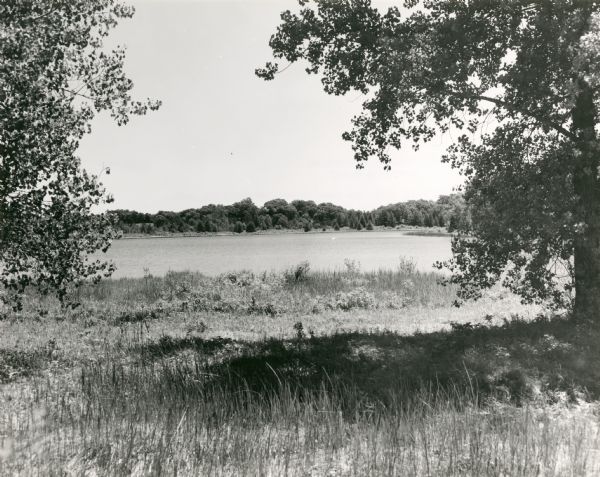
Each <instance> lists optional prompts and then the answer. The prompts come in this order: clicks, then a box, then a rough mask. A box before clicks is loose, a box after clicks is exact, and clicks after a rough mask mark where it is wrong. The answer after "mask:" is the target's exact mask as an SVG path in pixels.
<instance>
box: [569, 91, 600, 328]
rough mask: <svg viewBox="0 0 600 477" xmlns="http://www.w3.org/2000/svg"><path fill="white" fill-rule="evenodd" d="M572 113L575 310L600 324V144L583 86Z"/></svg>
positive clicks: (588, 94)
mask: <svg viewBox="0 0 600 477" xmlns="http://www.w3.org/2000/svg"><path fill="white" fill-rule="evenodd" d="M581 86H582V89H581V92H580V93H579V95H578V97H577V102H576V106H575V108H574V110H573V130H574V133H575V134H576V135H577V146H576V147H577V149H578V153H579V155H578V157H577V158H576V164H575V170H574V186H575V194H576V195H577V199H578V208H577V209H578V210H577V214H576V215H577V218H578V221H580V222H581V230H578V231H577V235H576V239H575V307H574V314H575V318H576V319H578V320H592V321H594V322H596V323H600V177H599V176H600V169H599V166H600V160H599V159H600V144H599V142H598V138H597V137H596V133H595V129H594V125H595V123H596V119H597V113H596V110H595V107H594V103H593V96H592V92H591V90H590V89H589V88H588V87H587V85H586V84H585V83H584V82H581Z"/></svg>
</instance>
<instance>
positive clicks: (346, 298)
mask: <svg viewBox="0 0 600 477" xmlns="http://www.w3.org/2000/svg"><path fill="white" fill-rule="evenodd" d="M325 307H326V308H329V309H338V310H343V311H350V310H352V309H353V308H363V309H370V308H375V307H376V303H375V296H374V295H373V294H372V293H370V292H368V291H367V290H366V289H365V288H363V287H358V288H355V289H354V290H352V291H349V292H339V293H337V294H336V295H335V298H334V299H333V300H330V301H326V303H325Z"/></svg>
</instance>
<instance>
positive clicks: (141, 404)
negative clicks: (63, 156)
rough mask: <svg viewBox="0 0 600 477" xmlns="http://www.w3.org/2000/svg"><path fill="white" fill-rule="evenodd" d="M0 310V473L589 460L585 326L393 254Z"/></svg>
mask: <svg viewBox="0 0 600 477" xmlns="http://www.w3.org/2000/svg"><path fill="white" fill-rule="evenodd" d="M78 298H79V301H80V303H81V305H80V306H79V307H77V308H76V309H74V310H70V311H64V310H62V309H60V307H58V306H57V304H56V303H53V302H52V301H51V300H47V299H43V298H41V297H35V296H31V297H29V299H28V301H27V307H26V310H25V311H24V312H23V313H22V314H21V315H19V316H14V315H13V316H9V317H7V318H6V319H5V320H4V321H2V322H0V333H1V336H2V337H3V340H2V343H1V345H0V381H1V382H2V383H3V384H2V385H1V386H2V387H1V390H0V409H1V411H0V474H2V475H4V474H8V475H10V474H14V473H17V474H18V473H21V474H23V475H30V474H42V475H53V474H56V475H58V474H60V475H64V474H65V473H66V474H67V475H69V474H70V475H81V474H85V473H86V472H87V473H88V474H89V475H91V474H94V473H95V474H97V475H129V474H133V475H173V474H175V473H177V474H180V475H597V473H598V472H600V467H599V454H598V453H599V452H600V441H599V437H600V436H599V434H598V422H599V420H598V412H597V411H598V410H597V405H596V400H597V399H598V397H599V395H600V379H599V378H600V374H599V373H600V371H598V367H597V363H598V362H599V360H600V350H599V349H598V346H597V343H598V340H599V338H600V331H598V330H596V329H594V328H591V327H589V326H586V325H579V326H577V327H576V326H574V325H573V324H572V323H570V322H568V321H566V320H565V319H564V318H561V317H553V318H552V317H548V316H544V315H541V314H540V310H538V309H536V308H534V307H524V306H522V305H520V304H519V303H518V301H517V300H515V298H514V297H512V296H509V295H506V294H503V293H499V292H496V291H495V292H493V293H491V294H489V295H488V296H487V297H486V298H485V299H484V300H483V301H482V302H478V303H475V304H470V305H468V306H466V307H465V308H461V309H456V308H453V307H451V303H452V301H453V298H454V290H453V289H452V288H447V287H441V286H440V285H438V283H437V277H436V276H435V275H433V274H424V273H419V272H417V271H416V270H415V269H414V267H412V266H411V264H410V263H404V264H403V265H402V266H401V267H399V269H398V270H396V271H394V272H385V273H384V272H381V273H368V274H365V273H362V272H360V270H359V269H358V267H357V264H355V263H353V262H351V261H348V262H347V265H346V270H345V271H344V272H336V273H333V272H331V273H325V272H319V273H317V272H312V271H311V270H310V269H309V268H307V267H306V266H305V265H304V264H300V265H299V266H298V267H294V268H293V269H291V270H288V271H287V272H286V273H282V274H275V275H274V274H262V275H254V274H251V273H247V272H240V273H231V274H225V275H223V276H220V277H216V278H207V277H203V276H201V275H198V274H191V273H178V274H169V275H168V276H166V277H163V278H158V277H151V276H148V277H146V278H143V279H137V280H128V279H122V280H113V281H107V282H105V283H103V284H101V285H100V286H98V287H93V288H92V287H90V288H86V289H83V290H81V291H80V293H79V296H78Z"/></svg>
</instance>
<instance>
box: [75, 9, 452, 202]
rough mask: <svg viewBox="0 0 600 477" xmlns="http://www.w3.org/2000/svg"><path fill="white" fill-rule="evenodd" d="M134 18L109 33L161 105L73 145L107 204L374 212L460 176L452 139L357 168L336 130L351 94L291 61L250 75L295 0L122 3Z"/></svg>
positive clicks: (346, 123) (147, 93) (341, 127)
mask: <svg viewBox="0 0 600 477" xmlns="http://www.w3.org/2000/svg"><path fill="white" fill-rule="evenodd" d="M132 3H133V4H134V5H135V7H136V15H135V16H134V17H133V19H131V20H128V21H125V22H123V23H122V24H121V25H120V26H119V27H118V28H117V29H116V30H114V32H113V35H112V40H111V41H115V42H116V43H119V44H123V45H126V46H127V52H128V55H127V62H126V64H127V72H128V74H129V75H130V77H131V78H132V79H133V81H134V82H135V86H136V87H135V93H136V96H138V97H139V98H146V97H152V98H156V99H161V100H162V101H163V106H162V108H161V109H160V110H159V111H157V112H154V113H149V114H148V115H147V116H145V117H141V118H139V117H137V118H133V119H132V121H130V123H129V124H128V125H127V126H124V127H117V126H116V125H114V124H113V123H112V122H111V120H110V118H109V117H108V116H107V115H106V116H100V117H98V118H97V119H96V120H95V122H94V124H93V131H92V134H91V135H90V136H87V137H86V138H85V139H84V141H83V142H82V144H81V148H80V155H81V158H82V161H83V164H84V166H85V167H86V168H87V169H88V170H89V171H90V172H92V173H97V172H99V171H101V170H102V169H103V168H104V167H106V166H108V167H110V168H111V175H110V176H105V177H104V176H103V182H104V184H105V185H106V186H107V188H108V190H109V191H110V192H111V193H112V194H113V195H114V197H115V203H114V204H112V205H111V208H126V209H135V210H139V211H145V212H156V211H158V210H183V209H187V208H193V207H201V206H202V205H206V204H209V203H222V204H230V203H233V202H235V201H238V200H241V199H243V198H246V197H251V198H252V200H253V201H254V202H255V203H256V204H257V205H262V204H263V203H264V202H265V201H267V200H270V199H274V198H284V199H287V200H293V199H305V200H314V201H315V202H317V203H318V202H333V203H335V204H338V205H342V206H344V207H347V208H355V209H373V208H376V207H378V206H380V205H385V204H389V203H393V202H399V201H404V200H410V199H421V198H423V199H436V198H437V197H438V196H439V195H440V194H448V193H451V192H452V190H453V188H454V187H455V186H457V185H458V184H460V183H461V179H460V176H458V174H457V173H456V172H455V171H453V170H451V169H450V166H448V165H447V164H442V163H441V162H440V156H441V155H442V154H443V152H444V150H445V148H446V147H447V146H448V145H449V144H450V142H451V139H452V138H451V137H444V138H442V137H440V138H436V139H435V140H434V141H433V142H432V143H431V144H429V145H426V146H424V147H422V148H421V150H420V151H419V152H417V153H415V152H413V151H412V149H411V148H410V147H407V148H406V149H403V150H402V151H400V152H398V153H396V154H394V155H393V157H394V160H393V162H392V170H391V171H389V172H386V171H384V170H383V167H382V165H381V164H380V163H379V162H377V161H376V160H372V161H370V162H369V163H368V164H367V166H366V168H365V169H364V170H356V169H355V162H354V160H353V158H352V150H351V147H350V144H349V143H347V142H346V141H343V140H342V139H341V134H342V132H343V131H345V130H349V129H350V128H351V124H350V119H351V118H352V116H353V115H354V114H355V113H357V112H358V111H359V110H360V106H361V101H362V97H361V95H359V94H358V93H350V94H349V95H347V96H346V97H332V96H328V95H327V94H325V93H324V92H323V90H322V88H321V84H320V81H319V79H318V77H316V76H314V75H313V76H308V75H307V74H306V73H305V72H304V67H303V65H301V64H299V63H297V64H294V65H292V66H291V67H290V68H288V69H287V70H286V71H285V72H283V73H282V74H280V75H278V76H277V77H276V79H275V80H274V81H271V82H265V81H263V80H261V79H259V78H257V77H256V76H255V75H254V70H255V68H257V67H262V66H263V65H264V63H265V62H266V61H268V60H270V59H271V58H272V57H271V52H270V49H269V47H268V40H269V37H270V36H271V34H272V33H273V32H274V31H275V28H276V26H277V25H278V24H279V15H280V13H281V12H282V11H283V10H285V9H292V10H294V9H296V8H297V6H296V5H297V4H296V2H295V1H294V0H261V1H257V0H245V1H241V0H238V1H233V0H230V1H227V0H218V1H207V0H197V1H174V0H162V1H159V0H143V1H134V2H132Z"/></svg>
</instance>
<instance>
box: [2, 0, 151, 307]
mask: <svg viewBox="0 0 600 477" xmlns="http://www.w3.org/2000/svg"><path fill="white" fill-rule="evenodd" d="M132 15H133V9H132V8H130V7H127V6H125V5H122V4H121V3H119V2H116V1H114V0H94V1H91V0H74V1H69V2H55V1H50V0H38V1H31V0H25V1H22V0H18V1H17V0H9V1H8V2H6V1H5V2H2V4H1V5H0V38H1V41H0V269H1V273H0V284H1V287H2V289H3V291H2V290H1V289H0V299H2V300H3V301H4V302H7V303H11V304H13V305H14V306H15V307H17V308H19V307H20V306H21V301H20V296H21V294H22V293H23V292H24V290H25V288H27V287H28V286H33V287H36V288H38V289H39V290H40V291H41V292H42V293H48V292H53V293H56V294H57V295H58V297H59V298H60V299H61V300H64V299H65V297H66V296H67V293H68V291H69V288H70V287H71V286H72V285H73V286H77V285H78V284H80V283H81V281H82V280H84V279H88V278H89V279H93V280H99V279H100V278H101V277H102V276H108V275H110V273H111V272H112V265H110V264H108V263H106V262H103V261H101V260H98V259H95V258H90V257H91V254H92V253H93V252H96V251H98V250H101V251H106V249H107V248H108V247H109V245H110V240H111V239H112V238H114V237H115V235H116V232H115V231H114V230H113V228H112V225H113V220H112V218H111V217H110V215H108V214H93V213H92V209H93V208H95V207H96V206H99V205H102V204H105V203H110V202H111V201H112V199H111V197H110V196H109V195H106V193H105V191H104V188H103V187H102V184H101V183H100V182H99V180H98V177H97V176H94V175H92V174H89V173H87V172H86V171H85V170H83V169H82V167H81V164H80V160H79V158H78V157H77V155H76V151H77V148H78V145H79V141H80V140H81V138H82V137H83V135H84V134H86V133H88V132H89V131H90V121H91V120H92V119H93V117H94V115H95V114H96V113H97V112H100V111H108V112H109V113H110V115H111V116H112V117H113V119H114V120H115V121H116V122H117V123H118V124H119V125H121V124H125V123H127V121H128V119H129V117H130V116H131V115H136V114H144V113H146V112H147V110H148V109H156V108H157V107H158V106H159V103H158V102H153V101H147V102H139V101H135V100H133V99H132V97H131V95H130V92H131V89H132V86H133V83H132V82H131V80H130V79H128V78H127V77H126V76H125V74H124V70H123V61H124V49H123V48H116V49H115V50H113V51H112V52H108V51H106V50H105V49H104V48H103V47H102V41H103V39H104V38H105V37H106V36H107V35H108V33H109V31H110V30H111V29H112V28H114V26H115V25H116V24H117V21H118V20H120V19H122V18H128V17H131V16H132ZM105 172H106V173H108V170H106V171H105Z"/></svg>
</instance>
